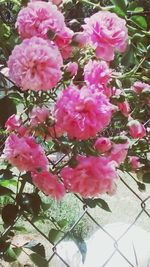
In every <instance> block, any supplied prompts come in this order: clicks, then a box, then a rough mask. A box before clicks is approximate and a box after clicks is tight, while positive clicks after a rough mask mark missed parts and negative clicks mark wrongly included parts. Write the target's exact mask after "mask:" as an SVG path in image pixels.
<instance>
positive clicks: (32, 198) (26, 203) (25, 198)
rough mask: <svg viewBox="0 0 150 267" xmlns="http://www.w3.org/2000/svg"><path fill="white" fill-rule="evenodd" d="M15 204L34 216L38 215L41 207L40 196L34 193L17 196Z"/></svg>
mask: <svg viewBox="0 0 150 267" xmlns="http://www.w3.org/2000/svg"><path fill="white" fill-rule="evenodd" d="M16 200H17V203H18V204H19V206H20V207H21V208H22V210H26V211H28V212H29V213H32V214H34V215H38V213H39V211H40V207H41V199H40V196H39V195H38V194H36V193H31V194H29V193H23V194H21V195H19V194H18V195H17V197H16Z"/></svg>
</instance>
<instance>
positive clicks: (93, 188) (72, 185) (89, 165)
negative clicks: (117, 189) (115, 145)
mask: <svg viewBox="0 0 150 267" xmlns="http://www.w3.org/2000/svg"><path fill="white" fill-rule="evenodd" d="M77 161H78V165H77V166H76V167H75V168H71V167H65V168H64V169H63V170H62V171H61V176H62V178H63V181H64V184H65V187H66V188H67V189H68V190H69V191H70V192H73V193H79V194H80V195H81V196H82V197H85V198H86V197H93V196H96V195H98V194H103V193H106V192H109V191H110V192H111V191H112V187H113V183H114V181H115V180H116V179H117V172H116V167H115V163H114V162H113V161H110V160H109V159H108V158H105V157H93V156H89V157H85V156H78V157H77Z"/></svg>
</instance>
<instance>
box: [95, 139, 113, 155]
mask: <svg viewBox="0 0 150 267" xmlns="http://www.w3.org/2000/svg"><path fill="white" fill-rule="evenodd" d="M111 146H112V144H111V141H110V139H109V138H107V137H99V138H98V139H97V140H96V142H95V144H94V147H95V149H96V150H97V151H98V152H100V153H105V152H107V151H108V150H110V149H111Z"/></svg>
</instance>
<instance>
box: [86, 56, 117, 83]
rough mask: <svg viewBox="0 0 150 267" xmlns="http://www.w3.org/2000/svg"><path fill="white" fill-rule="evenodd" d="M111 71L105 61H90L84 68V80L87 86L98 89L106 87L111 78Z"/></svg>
mask: <svg viewBox="0 0 150 267" xmlns="http://www.w3.org/2000/svg"><path fill="white" fill-rule="evenodd" d="M111 73H112V71H111V69H109V67H108V64H107V63H106V62H105V61H96V60H93V61H92V60H91V59H90V60H89V62H88V63H87V64H86V65H85V67H84V80H85V82H86V84H87V85H88V86H89V85H94V86H95V87H97V88H99V87H100V88H101V87H102V86H104V85H105V86H106V85H107V83H108V82H109V81H110V78H111Z"/></svg>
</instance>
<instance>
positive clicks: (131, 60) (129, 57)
mask: <svg viewBox="0 0 150 267" xmlns="http://www.w3.org/2000/svg"><path fill="white" fill-rule="evenodd" d="M121 62H122V64H123V65H124V66H126V67H131V66H133V65H134V64H135V63H136V55H135V48H133V47H132V46H128V48H127V50H126V52H125V53H124V55H123V56H122V59H121Z"/></svg>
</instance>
